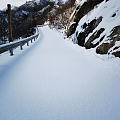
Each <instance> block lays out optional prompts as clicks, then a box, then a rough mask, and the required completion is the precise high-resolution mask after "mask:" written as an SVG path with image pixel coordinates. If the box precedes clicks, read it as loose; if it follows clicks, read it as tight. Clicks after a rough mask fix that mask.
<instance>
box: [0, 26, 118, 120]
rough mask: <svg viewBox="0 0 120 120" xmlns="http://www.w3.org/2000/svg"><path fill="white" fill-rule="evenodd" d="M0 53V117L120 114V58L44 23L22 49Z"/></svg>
mask: <svg viewBox="0 0 120 120" xmlns="http://www.w3.org/2000/svg"><path fill="white" fill-rule="evenodd" d="M7 54H8V53H5V54H2V55H1V56H0V59H1V60H2V61H1V60H0V120H119V119H120V114H119V111H120V94H119V91H120V87H119V85H120V67H119V65H120V61H119V59H117V58H114V59H100V58H98V57H97V56H96V55H95V54H91V52H89V51H86V50H85V49H84V48H81V47H79V46H77V45H74V44H72V43H71V42H69V41H68V40H63V37H62V35H61V34H60V33H58V32H56V31H55V30H50V29H49V28H48V27H47V26H46V27H43V28H41V30H40V37H39V38H38V41H36V42H35V43H34V44H33V45H31V46H30V47H29V48H27V49H25V50H24V51H23V52H22V53H19V52H17V55H16V54H15V55H14V56H13V57H10V56H7V60H6V55H7Z"/></svg>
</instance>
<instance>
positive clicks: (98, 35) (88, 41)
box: [85, 28, 105, 49]
mask: <svg viewBox="0 0 120 120" xmlns="http://www.w3.org/2000/svg"><path fill="white" fill-rule="evenodd" d="M104 30H105V29H104V28H101V29H100V30H98V31H96V32H94V33H93V35H92V36H90V38H89V39H88V40H87V42H86V43H85V48H86V49H90V48H94V47H96V46H97V45H98V44H99V43H100V42H101V41H102V40H103V39H104V37H102V38H101V39H100V40H99V41H98V42H97V43H96V44H93V43H92V42H93V41H94V40H95V39H97V38H99V37H100V35H101V33H102V32H103V31H104Z"/></svg>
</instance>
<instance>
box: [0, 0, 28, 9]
mask: <svg viewBox="0 0 120 120" xmlns="http://www.w3.org/2000/svg"><path fill="white" fill-rule="evenodd" d="M26 1H28V0H0V10H2V9H4V8H6V6H7V4H11V5H14V6H20V5H22V4H23V3H25V2H26Z"/></svg>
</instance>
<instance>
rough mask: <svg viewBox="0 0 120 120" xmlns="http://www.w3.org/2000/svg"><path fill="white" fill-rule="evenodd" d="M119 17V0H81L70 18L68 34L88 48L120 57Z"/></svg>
mask: <svg viewBox="0 0 120 120" xmlns="http://www.w3.org/2000/svg"><path fill="white" fill-rule="evenodd" d="M116 3H117V4H116ZM119 19H120V1H119V0H81V2H79V5H78V6H76V8H75V10H74V12H73V14H72V16H71V17H70V19H69V23H68V26H67V30H66V34H67V37H72V39H73V42H74V43H77V44H78V45H80V46H82V47H85V48H86V49H91V48H94V49H95V51H96V53H98V54H109V55H114V56H116V57H120V21H119Z"/></svg>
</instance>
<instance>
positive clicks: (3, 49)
mask: <svg viewBox="0 0 120 120" xmlns="http://www.w3.org/2000/svg"><path fill="white" fill-rule="evenodd" d="M38 36H39V32H38V29H37V31H36V34H35V35H33V36H30V37H28V38H24V39H22V40H19V41H14V42H10V43H7V44H3V45H0V54H2V53H4V52H6V51H10V55H11V56H12V55H13V49H15V48H17V47H18V46H20V49H21V50H23V45H25V44H27V46H29V41H31V43H32V42H33V40H34V41H35V40H36V39H37V38H38Z"/></svg>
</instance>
